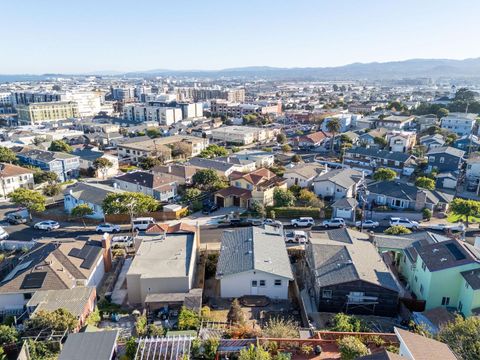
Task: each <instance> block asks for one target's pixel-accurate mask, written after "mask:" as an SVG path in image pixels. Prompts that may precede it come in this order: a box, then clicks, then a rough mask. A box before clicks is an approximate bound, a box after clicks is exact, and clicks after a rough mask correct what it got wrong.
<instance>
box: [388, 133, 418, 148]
mask: <svg viewBox="0 0 480 360" xmlns="http://www.w3.org/2000/svg"><path fill="white" fill-rule="evenodd" d="M387 137H388V147H389V150H390V151H394V152H403V153H406V152H408V151H409V150H411V149H412V148H413V147H414V146H415V144H416V143H417V134H416V133H414V132H410V131H392V132H391V133H389V134H387Z"/></svg>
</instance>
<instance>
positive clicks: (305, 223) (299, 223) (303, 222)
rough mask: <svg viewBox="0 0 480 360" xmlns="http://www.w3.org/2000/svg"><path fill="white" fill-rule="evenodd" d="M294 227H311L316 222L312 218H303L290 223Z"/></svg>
mask: <svg viewBox="0 0 480 360" xmlns="http://www.w3.org/2000/svg"><path fill="white" fill-rule="evenodd" d="M290 223H291V224H292V225H293V227H310V226H313V225H315V220H313V218H311V217H301V218H298V219H293V220H291V221H290Z"/></svg>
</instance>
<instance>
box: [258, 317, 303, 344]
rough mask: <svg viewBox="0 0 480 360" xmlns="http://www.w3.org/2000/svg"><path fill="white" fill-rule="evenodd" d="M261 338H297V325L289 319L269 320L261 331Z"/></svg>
mask: <svg viewBox="0 0 480 360" xmlns="http://www.w3.org/2000/svg"><path fill="white" fill-rule="evenodd" d="M263 336H265V337H269V338H288V339H294V338H298V337H299V333H298V324H297V323H295V322H294V321H292V320H289V319H288V320H286V319H283V318H271V319H270V320H268V322H267V324H266V325H265V327H264V329H263Z"/></svg>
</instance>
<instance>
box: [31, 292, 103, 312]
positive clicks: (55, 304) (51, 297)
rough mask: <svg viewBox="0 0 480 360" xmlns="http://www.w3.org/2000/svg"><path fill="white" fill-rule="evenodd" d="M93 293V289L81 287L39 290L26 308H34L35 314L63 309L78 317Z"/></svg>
mask: <svg viewBox="0 0 480 360" xmlns="http://www.w3.org/2000/svg"><path fill="white" fill-rule="evenodd" d="M94 292H95V288H93V287H82V286H79V287H74V288H73V289H64V290H41V291H37V292H35V294H33V296H32V298H31V299H30V300H29V301H28V303H27V307H35V312H37V311H42V310H46V311H54V310H56V309H60V308H63V309H66V310H68V311H69V312H70V313H72V314H73V315H75V316H77V317H80V316H81V315H82V314H83V312H84V310H85V305H86V304H87V303H88V301H89V299H90V298H91V296H92V294H93V293H94Z"/></svg>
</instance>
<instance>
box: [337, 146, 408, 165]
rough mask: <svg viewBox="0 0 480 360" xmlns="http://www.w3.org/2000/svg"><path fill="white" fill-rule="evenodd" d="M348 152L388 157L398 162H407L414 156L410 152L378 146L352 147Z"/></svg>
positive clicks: (373, 156)
mask: <svg viewBox="0 0 480 360" xmlns="http://www.w3.org/2000/svg"><path fill="white" fill-rule="evenodd" d="M346 153H347V154H359V155H363V156H369V157H372V158H377V159H386V160H392V161H398V162H406V161H407V160H408V159H410V158H411V157H412V155H410V154H406V153H402V152H397V151H387V150H379V149H376V148H365V147H360V146H357V147H352V148H350V149H348V150H347V151H346Z"/></svg>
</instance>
